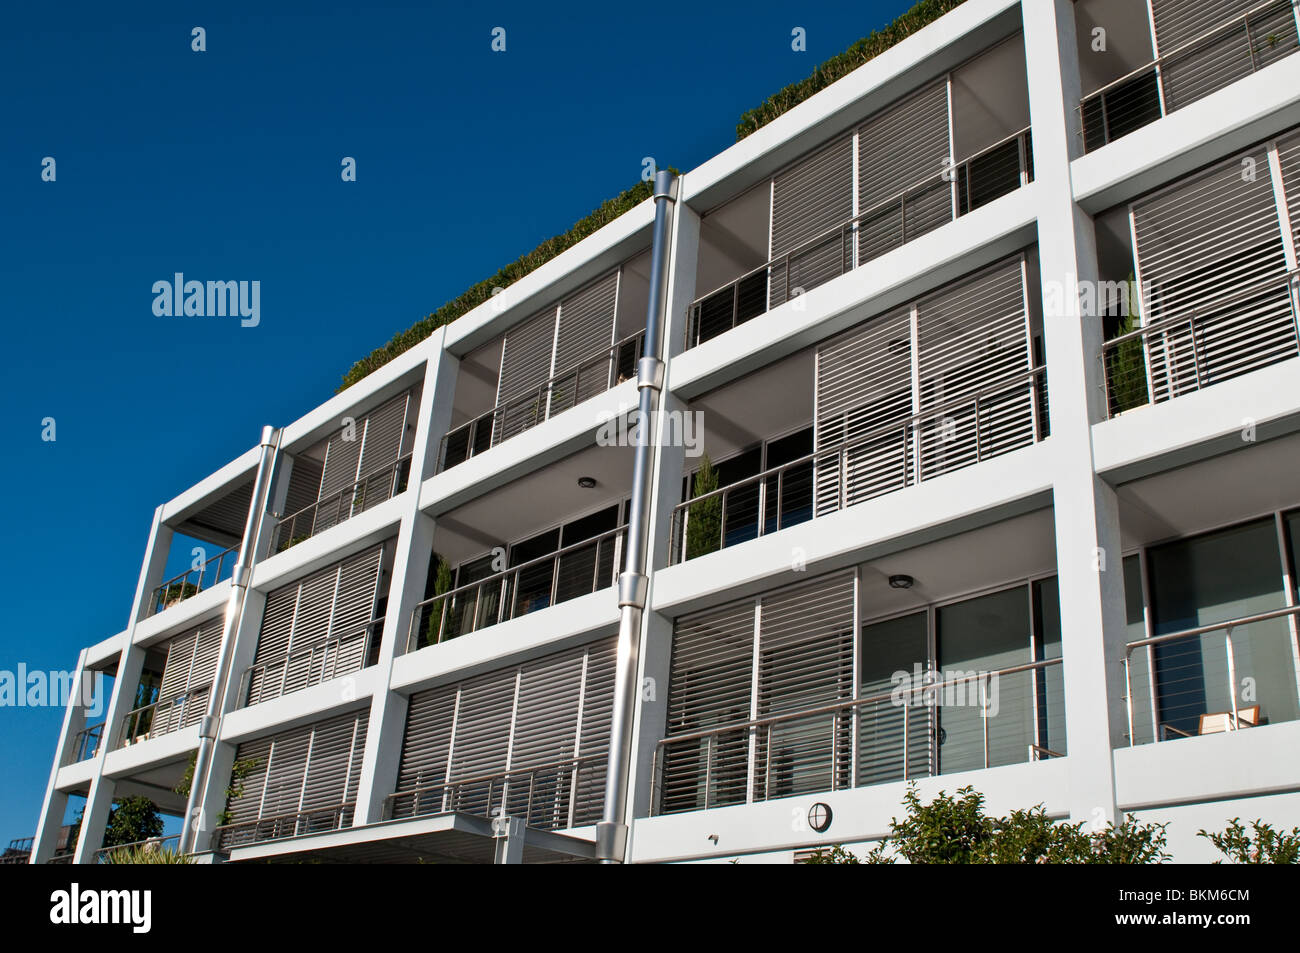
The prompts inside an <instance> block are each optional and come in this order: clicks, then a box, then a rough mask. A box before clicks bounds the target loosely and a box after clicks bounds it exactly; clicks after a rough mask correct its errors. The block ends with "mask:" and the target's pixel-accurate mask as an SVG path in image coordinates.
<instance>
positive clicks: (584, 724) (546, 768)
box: [392, 639, 614, 830]
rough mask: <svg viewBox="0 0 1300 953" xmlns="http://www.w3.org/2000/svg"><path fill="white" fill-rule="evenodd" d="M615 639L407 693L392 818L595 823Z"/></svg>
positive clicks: (541, 825) (568, 824) (538, 824)
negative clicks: (452, 815)
mask: <svg viewBox="0 0 1300 953" xmlns="http://www.w3.org/2000/svg"><path fill="white" fill-rule="evenodd" d="M613 680H614V641H613V640H612V639H606V640H602V641H601V642H598V643H593V644H592V645H589V646H585V647H582V648H578V649H572V650H568V651H565V652H559V653H555V654H552V655H548V656H545V657H543V658H539V659H534V660H531V661H528V662H524V663H522V664H521V665H517V666H512V667H510V668H506V669H501V670H499V671H495V672H489V673H487V674H485V675H480V676H477V677H475V678H472V679H468V680H466V681H463V682H459V683H456V684H452V685H446V686H441V687H439V688H435V689H431V690H429V691H427V692H420V693H418V694H416V695H413V696H412V697H411V702H410V705H409V706H408V708H407V717H406V734H405V737H404V738H403V741H402V760H401V765H400V767H399V770H398V780H397V794H396V796H395V797H394V799H393V811H392V813H393V816H395V817H412V816H416V815H420V814H430V813H442V812H446V811H463V812H466V813H472V814H479V815H494V814H496V813H498V812H500V810H501V809H502V806H503V804H504V807H505V809H506V811H507V813H509V814H511V815H513V816H517V817H521V818H522V817H526V818H527V820H528V824H529V825H530V826H533V827H537V828H543V829H550V830H554V829H558V828H567V827H574V826H581V825H586V824H591V823H594V822H595V821H596V820H598V819H599V815H600V812H601V806H602V803H603V794H604V784H605V781H604V778H605V765H604V758H605V754H606V752H607V750H608V744H609V737H608V735H609V730H610V716H611V712H612V707H611V706H612V698H613V688H614V681H613Z"/></svg>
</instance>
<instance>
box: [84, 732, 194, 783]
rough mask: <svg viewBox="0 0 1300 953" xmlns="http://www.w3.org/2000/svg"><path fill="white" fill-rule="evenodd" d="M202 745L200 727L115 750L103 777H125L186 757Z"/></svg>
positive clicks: (169, 733) (109, 756) (111, 754)
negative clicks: (200, 743) (200, 742)
mask: <svg viewBox="0 0 1300 953" xmlns="http://www.w3.org/2000/svg"><path fill="white" fill-rule="evenodd" d="M198 746H199V726H198V725H196V724H195V725H190V726H189V727H188V728H182V729H180V730H179V731H172V732H168V733H167V734H165V735H159V736H158V737H156V738H149V739H148V740H146V741H136V742H134V743H132V744H129V745H127V746H126V747H125V748H114V749H113V750H112V751H110V752H108V754H107V755H106V756H105V757H104V776H105V777H110V778H123V777H128V776H130V775H132V774H137V773H139V772H141V771H144V770H146V769H148V768H152V767H157V766H158V765H161V764H167V763H169V762H172V761H178V760H180V759H181V758H184V757H187V756H188V755H189V753H190V752H191V751H194V750H196V749H197V748H198Z"/></svg>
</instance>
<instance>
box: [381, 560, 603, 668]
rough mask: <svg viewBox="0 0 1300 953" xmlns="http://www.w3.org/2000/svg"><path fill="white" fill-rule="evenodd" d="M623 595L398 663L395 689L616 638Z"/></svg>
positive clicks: (574, 602)
mask: <svg viewBox="0 0 1300 953" xmlns="http://www.w3.org/2000/svg"><path fill="white" fill-rule="evenodd" d="M618 618H619V610H618V593H617V590H616V589H615V588H614V587H612V586H611V587H609V588H608V589H601V590H600V591H598V592H593V593H590V594H588V595H585V596H580V597H578V598H577V599H570V600H569V601H568V602H561V603H560V604H559V605H554V606H550V607H548V608H546V609H541V610H539V611H537V612H530V613H529V614H528V615H525V616H520V617H519V618H517V619H507V620H506V621H505V622H502V623H500V624H499V625H493V626H488V627H487V628H485V629H480V630H479V631H477V632H469V633H466V634H465V635H462V636H460V637H459V638H455V639H451V640H450V641H447V642H442V643H440V644H438V645H431V646H428V647H426V648H422V649H419V650H418V651H415V652H409V653H407V654H405V655H402V656H400V657H399V658H396V659H394V660H393V674H392V678H391V679H390V682H389V686H390V687H391V688H392V689H394V690H396V691H401V692H404V693H407V692H414V691H419V690H421V689H424V688H429V687H431V686H433V685H437V684H441V683H444V682H449V681H457V680H459V679H462V678H468V677H469V676H471V675H476V674H478V673H480V672H486V671H490V670H492V669H494V668H500V667H501V666H503V665H507V664H510V663H512V662H514V661H518V660H521V659H524V658H528V657H531V656H537V655H543V654H546V653H550V652H555V651H559V650H561V649H564V648H567V647H569V646H571V645H581V644H583V643H585V642H590V641H592V640H593V639H595V638H598V637H600V636H601V635H604V634H611V635H612V634H613V632H614V631H615V629H616V628H617V626H618Z"/></svg>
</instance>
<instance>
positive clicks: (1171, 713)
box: [1124, 606, 1300, 747]
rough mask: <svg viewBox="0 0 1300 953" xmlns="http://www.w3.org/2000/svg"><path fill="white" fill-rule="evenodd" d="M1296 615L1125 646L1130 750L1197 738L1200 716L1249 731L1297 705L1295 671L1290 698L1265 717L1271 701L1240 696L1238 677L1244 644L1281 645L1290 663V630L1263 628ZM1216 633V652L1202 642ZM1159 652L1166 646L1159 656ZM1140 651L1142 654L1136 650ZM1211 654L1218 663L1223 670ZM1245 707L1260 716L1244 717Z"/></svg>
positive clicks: (1292, 610) (1298, 610)
mask: <svg viewBox="0 0 1300 953" xmlns="http://www.w3.org/2000/svg"><path fill="white" fill-rule="evenodd" d="M1297 616H1300V606H1291V607H1288V608H1285V609H1274V610H1272V611H1269V612H1257V613H1254V614H1252V615H1247V616H1241V617H1239V618H1235V619H1229V620H1227V621H1225V622H1215V623H1212V624H1210V625H1200V626H1195V627H1193V628H1190V629H1183V630H1181V631H1178V632H1169V633H1166V634H1164V635H1157V636H1152V637H1151V638H1147V639H1137V640H1135V641H1133V642H1129V643H1128V645H1127V646H1126V648H1125V651H1124V686H1125V694H1126V696H1127V707H1128V743H1129V746H1130V747H1132V746H1134V745H1138V744H1148V743H1150V742H1153V741H1168V740H1170V739H1171V738H1174V737H1182V738H1186V737H1192V736H1194V735H1196V734H1198V733H1199V732H1200V730H1201V720H1202V718H1203V716H1213V715H1218V716H1221V717H1222V722H1223V730H1225V731H1233V730H1236V729H1238V728H1244V727H1254V726H1255V725H1256V724H1258V723H1262V721H1264V720H1266V719H1270V718H1271V719H1273V720H1286V719H1285V717H1282V718H1280V719H1279V713H1280V712H1285V711H1287V710H1289V709H1293V708H1294V706H1295V694H1294V693H1295V677H1294V676H1295V673H1294V670H1292V672H1291V673H1290V674H1291V678H1290V682H1289V684H1290V687H1291V697H1290V698H1289V699H1286V700H1285V701H1283V700H1281V699H1279V700H1278V701H1277V702H1276V703H1275V704H1274V706H1273V711H1272V713H1271V714H1270V710H1269V708H1270V706H1269V698H1267V697H1262V695H1263V693H1261V695H1260V696H1256V697H1254V698H1252V699H1250V700H1242V699H1239V698H1238V689H1239V687H1240V682H1239V680H1238V677H1237V676H1238V673H1239V672H1240V671H1242V666H1241V664H1240V662H1241V659H1240V658H1239V655H1240V653H1241V648H1242V646H1243V645H1249V646H1250V647H1251V648H1254V647H1255V646H1254V645H1253V643H1255V642H1256V641H1259V640H1262V639H1267V638H1273V639H1277V640H1282V641H1284V642H1285V643H1287V644H1286V645H1284V646H1283V648H1284V649H1285V650H1286V652H1285V654H1286V655H1288V656H1289V657H1291V658H1294V655H1293V653H1294V652H1295V651H1296V650H1297V647H1296V645H1295V643H1294V637H1293V635H1292V632H1291V627H1290V626H1272V627H1270V626H1264V625H1262V623H1268V622H1272V621H1274V620H1278V619H1290V618H1293V617H1297ZM1252 626H1253V627H1255V628H1253V629H1252V628H1251V627H1252ZM1243 630H1244V631H1243ZM1270 630H1271V631H1270ZM1220 633H1222V637H1223V645H1222V646H1221V647H1220V646H1215V645H1212V644H1207V641H1206V640H1207V638H1208V637H1217V636H1218V635H1219V634H1220ZM1180 643H1181V644H1180ZM1161 648H1165V652H1164V653H1162V652H1161ZM1142 649H1145V651H1141V652H1139V650H1142ZM1180 649H1181V650H1182V651H1179V650H1180ZM1171 650H1172V651H1171ZM1189 650H1190V651H1189ZM1220 650H1221V651H1222V655H1219V651H1220ZM1135 652H1136V653H1138V654H1136V655H1135V654H1134V653H1135ZM1162 654H1163V657H1161V656H1162ZM1216 656H1217V657H1218V658H1219V659H1221V661H1222V667H1221V668H1220V666H1219V664H1218V663H1217V662H1216ZM1293 664H1294V663H1293ZM1253 684H1254V685H1255V686H1256V688H1257V689H1258V686H1259V685H1260V684H1261V679H1260V678H1259V677H1258V671H1257V672H1256V673H1255V676H1254V678H1253ZM1245 708H1249V709H1252V710H1256V711H1258V714H1259V720H1258V721H1251V720H1248V719H1245V718H1243V716H1242V709H1245ZM1140 709H1146V714H1147V715H1148V716H1149V720H1146V721H1140V720H1139V715H1140ZM1177 722H1182V723H1183V724H1182V725H1180V724H1176V723H1177Z"/></svg>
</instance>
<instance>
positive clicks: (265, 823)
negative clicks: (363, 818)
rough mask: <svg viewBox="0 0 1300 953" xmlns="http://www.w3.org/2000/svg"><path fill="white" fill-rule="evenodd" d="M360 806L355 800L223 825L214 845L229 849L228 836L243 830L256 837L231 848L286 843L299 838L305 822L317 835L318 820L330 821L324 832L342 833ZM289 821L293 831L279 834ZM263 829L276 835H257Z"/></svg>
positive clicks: (215, 834) (214, 831) (214, 835)
mask: <svg viewBox="0 0 1300 953" xmlns="http://www.w3.org/2000/svg"><path fill="white" fill-rule="evenodd" d="M356 806H357V805H356V802H355V801H345V802H343V803H342V804H337V805H335V806H333V807H320V808H312V809H310V810H305V811H290V812H289V813H286V814H275V815H272V816H270V817H259V818H256V819H255V820H250V821H239V822H237V823H234V824H221V825H218V826H217V827H214V828H213V829H212V844H213V846H214V848H215V849H216V850H225V849H228V848H227V845H225V844H224V843H223V841H224V839H225V837H226V835H227V834H231V833H235V832H239V831H243V830H252V831H253V834H254V836H253V837H252V838H251V839H249V840H247V841H243V842H242V843H239V844H231V845H229V847H244V846H247V845H249V844H260V843H263V842H265V841H272V840H283V839H284V838H286V837H296V836H298V833H299V826H300V825H301V823H302V821H303V820H306V821H307V827H308V831H307V833H315V832H316V831H315V830H313V828H314V827H315V825H314V823H313V821H314V819H315V818H317V817H325V818H329V819H330V825H331V826H330V827H328V828H323V829H324V830H339V829H340V828H342V827H343V826H344V824H345V822H346V821H347V820H351V816H352V814H353V813H354V812H355V811H356ZM288 821H292V822H293V829H292V830H291V831H289V832H288V833H279V828H280V825H282V824H284V823H286V822H288ZM263 827H270V828H272V829H273V833H271V834H270V835H269V836H266V837H258V836H256V834H257V832H258V829H259V828H263Z"/></svg>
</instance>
